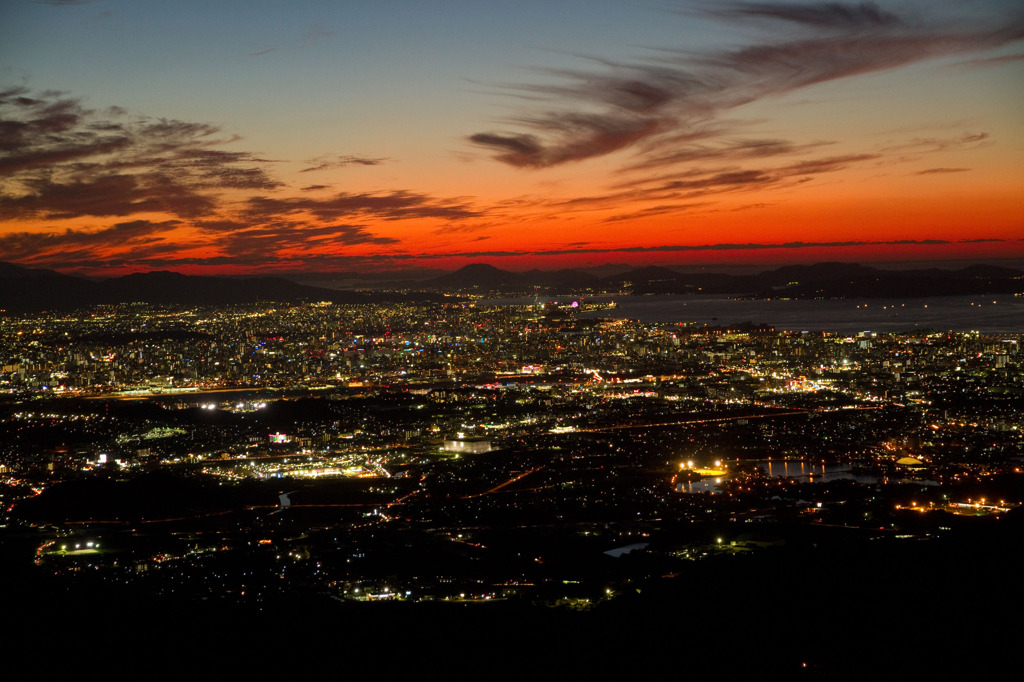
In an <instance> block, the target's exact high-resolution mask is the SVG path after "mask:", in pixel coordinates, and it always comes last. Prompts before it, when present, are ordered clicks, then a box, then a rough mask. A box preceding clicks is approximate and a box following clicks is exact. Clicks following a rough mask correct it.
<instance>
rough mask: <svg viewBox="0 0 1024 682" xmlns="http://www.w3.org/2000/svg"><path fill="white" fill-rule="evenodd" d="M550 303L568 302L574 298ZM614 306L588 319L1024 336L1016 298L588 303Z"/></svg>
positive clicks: (603, 299) (696, 298)
mask: <svg viewBox="0 0 1024 682" xmlns="http://www.w3.org/2000/svg"><path fill="white" fill-rule="evenodd" d="M545 300H551V301H559V303H562V304H565V303H566V302H569V301H572V300H579V299H578V298H576V299H574V298H573V297H571V296H563V297H549V298H547V299H545ZM533 302H534V300H533V299H527V298H515V299H511V298H510V299H493V300H490V301H486V300H485V301H481V304H490V305H502V304H506V305H508V304H520V305H522V304H528V303H533ZM607 302H614V303H615V307H614V308H609V309H604V310H588V311H585V312H583V313H581V316H582V317H614V318H623V319H630V320H639V321H641V322H658V323H664V322H689V323H696V324H707V325H723V326H724V325H731V324H741V323H744V322H752V323H754V324H766V325H771V326H773V327H775V328H776V329H780V330H791V331H835V332H861V331H873V332H905V331H915V330H917V331H920V330H925V329H933V330H936V331H977V332H980V333H982V334H1024V297H1020V296H1017V297H1015V296H1010V295H1003V294H1000V295H989V296H934V297H929V298H907V299H879V298H870V299H839V300H809V301H808V300H779V299H773V300H757V299H754V300H746V299H733V298H727V297H725V296H711V295H707V296H701V295H687V294H669V295H664V296H595V297H591V298H587V299H584V303H585V304H586V303H607Z"/></svg>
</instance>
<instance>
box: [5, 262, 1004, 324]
mask: <svg viewBox="0 0 1024 682" xmlns="http://www.w3.org/2000/svg"><path fill="white" fill-rule="evenodd" d="M372 284H373V282H372V281H367V287H366V288H365V289H359V290H355V289H329V288H323V287H316V286H309V285H305V284H299V283H296V282H294V281H291V280H290V279H286V278H283V277H211V276H201V275H182V274H179V273H175V272H165V271H158V272H148V273H137V274H132V275H126V276H123V277H114V278H110V279H105V280H93V279H87V278H84V277H76V276H73V275H65V274H62V273H59V272H55V271H53V270H42V269H31V268H26V267H22V266H20V265H15V264H12V263H0V310H4V311H6V312H8V313H26V312H37V311H42V310H73V309H75V308H80V307H84V306H90V305H99V304H117V303H131V302H138V303H151V304H180V305H224V304H235V303H255V302H259V301H275V302H283V303H289V302H300V301H332V302H335V303H388V302H401V301H407V302H415V301H419V302H427V301H440V300H444V298H443V293H442V292H472V293H478V294H480V293H487V294H495V295H525V294H529V295H533V294H535V293H544V294H571V293H589V294H595V293H603V292H607V293H611V292H615V293H623V292H625V293H630V294H634V295H654V294H724V295H730V296H744V297H751V298H802V299H808V298H912V297H923V296H954V295H973V294H1016V293H1022V292H1024V270H1018V269H1014V268H1007V267H999V266H992V265H972V266H969V267H965V268H961V269H957V270H942V269H938V268H926V269H915V270H884V269H880V268H873V267H868V266H864V265H857V264H854V263H819V264H816V265H792V266H786V267H781V268H777V269H774V270H766V271H764V272H761V273H758V274H753V275H751V274H745V275H736V274H727V273H706V272H700V273H684V272H678V271H676V270H672V269H670V268H664V267H655V266H649V267H643V268H637V269H633V270H629V271H626V272H622V273H619V274H614V275H608V276H605V277H599V276H597V275H595V274H592V273H590V272H586V271H583V270H572V269H563V270H555V271H542V270H530V271H527V272H521V273H517V272H511V271H508V270H502V269H500V268H496V267H494V266H492V265H488V264H485V263H474V264H471V265H467V266H465V267H463V268H461V269H459V270H456V271H455V272H451V273H447V274H445V275H441V276H438V277H433V278H431V279H426V280H421V281H420V282H418V283H416V284H413V283H411V282H409V283H406V284H407V287H406V288H405V290H404V291H403V292H394V291H383V290H370V289H371V288H372ZM413 287H415V288H416V289H418V291H411V290H410V289H412V288H413Z"/></svg>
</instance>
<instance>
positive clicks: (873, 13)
mask: <svg viewBox="0 0 1024 682" xmlns="http://www.w3.org/2000/svg"><path fill="white" fill-rule="evenodd" d="M707 13H708V14H712V15H714V16H719V17H722V18H725V19H742V18H749V17H753V18H764V19H778V20H781V21H791V22H795V23H798V24H806V25H809V26H815V27H820V28H831V29H838V30H848V29H861V28H880V27H891V26H903V25H905V24H904V21H903V20H902V19H900V18H899V17H897V16H896V15H895V14H892V13H891V12H886V11H885V10H883V9H881V8H880V7H879V6H878V5H876V4H875V3H873V2H862V3H859V4H856V5H852V4H850V5H844V4H842V3H839V2H826V3H820V4H816V5H798V4H790V3H768V4H754V3H746V2H743V3H736V4H733V5H731V6H726V7H721V8H719V7H715V6H711V7H709V8H708V9H707Z"/></svg>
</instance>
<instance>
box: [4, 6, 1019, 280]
mask: <svg viewBox="0 0 1024 682" xmlns="http://www.w3.org/2000/svg"><path fill="white" fill-rule="evenodd" d="M955 259H965V260H968V261H981V260H993V259H1016V261H1017V262H1018V263H1024V2H1021V1H1020V0H948V1H943V2H935V1H934V0H921V1H914V0H904V1H898V2H897V1H892V2H890V1H886V2H877V3H840V2H797V1H794V2H729V1H727V0H726V1H720V2H710V1H709V2H698V1H692V0H679V1H677V2H671V1H669V0H651V1H649V2H626V1H617V2H612V1H608V0H578V1H577V0H537V1H533V0H519V1H516V2H512V1H509V0H506V1H503V2H498V1H489V0H444V1H441V0H437V1H430V0H416V1H413V0H401V1H400V0H375V1H365V2H363V1H360V0H345V1H341V0H336V1H327V0H319V1H312V0H311V1H308V2H307V1H301V0H300V1H294V0H291V1H285V0H245V1H233V2H227V1H225V2H218V1H216V0H213V1H211V0H203V1H193V0H178V1H176V2H149V1H147V0H96V1H94V2H76V1H73V0H50V1H39V2H32V1H29V0H2V1H0V261H10V262H15V263H19V264H22V265H27V266H32V267H47V268H54V269H58V270H62V271H66V272H80V273H84V274H93V275H113V274H122V273H126V272H132V271H145V270H156V269H160V270H177V271H180V272H189V273H248V272H260V273H269V272H295V271H325V272H326V271H360V270H362V271H366V270H395V269H403V268H412V267H429V268H448V269H453V268H455V267H459V266H461V265H465V264H467V263H471V262H489V263H491V264H493V265H496V266H498V267H503V268H508V269H512V270H524V269H527V268H532V267H540V268H543V269H554V268H560V267H586V266H593V265H599V264H602V263H630V264H638V265H639V264H647V263H657V264H663V265H680V266H682V265H686V266H690V265H698V264H763V265H767V266H774V265H781V264H784V263H811V262H818V261H825V260H841V261H850V262H880V261H938V260H942V261H949V260H955Z"/></svg>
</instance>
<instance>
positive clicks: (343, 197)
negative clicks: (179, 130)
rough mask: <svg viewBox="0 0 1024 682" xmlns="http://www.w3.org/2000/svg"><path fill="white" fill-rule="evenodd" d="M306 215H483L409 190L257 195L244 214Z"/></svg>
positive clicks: (263, 217) (328, 217)
mask: <svg viewBox="0 0 1024 682" xmlns="http://www.w3.org/2000/svg"><path fill="white" fill-rule="evenodd" d="M302 213H308V214H310V215H313V216H315V217H317V218H319V219H321V220H335V219H337V218H341V217H346V216H365V217H369V216H373V217H377V218H383V219H386V220H405V219H409V218H443V219H447V220H462V219H465V218H473V217H477V216H479V215H480V213H478V212H477V211H476V210H474V209H472V208H470V207H469V206H468V205H466V204H464V203H460V202H458V201H455V200H439V199H436V198H434V197H431V196H428V195H425V194H419V193H416V192H408V191H405V190H399V191H394V192H388V193H380V194H371V193H354V194H353V193H348V192H341V193H339V194H336V195H334V196H333V197H327V198H324V199H312V198H308V197H281V198H278V197H266V196H257V197H250V198H249V199H248V201H247V202H246V206H245V208H244V210H243V215H245V216H246V217H247V218H249V219H251V220H253V221H258V222H265V221H268V220H272V219H275V218H278V217H281V216H290V215H296V214H302Z"/></svg>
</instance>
